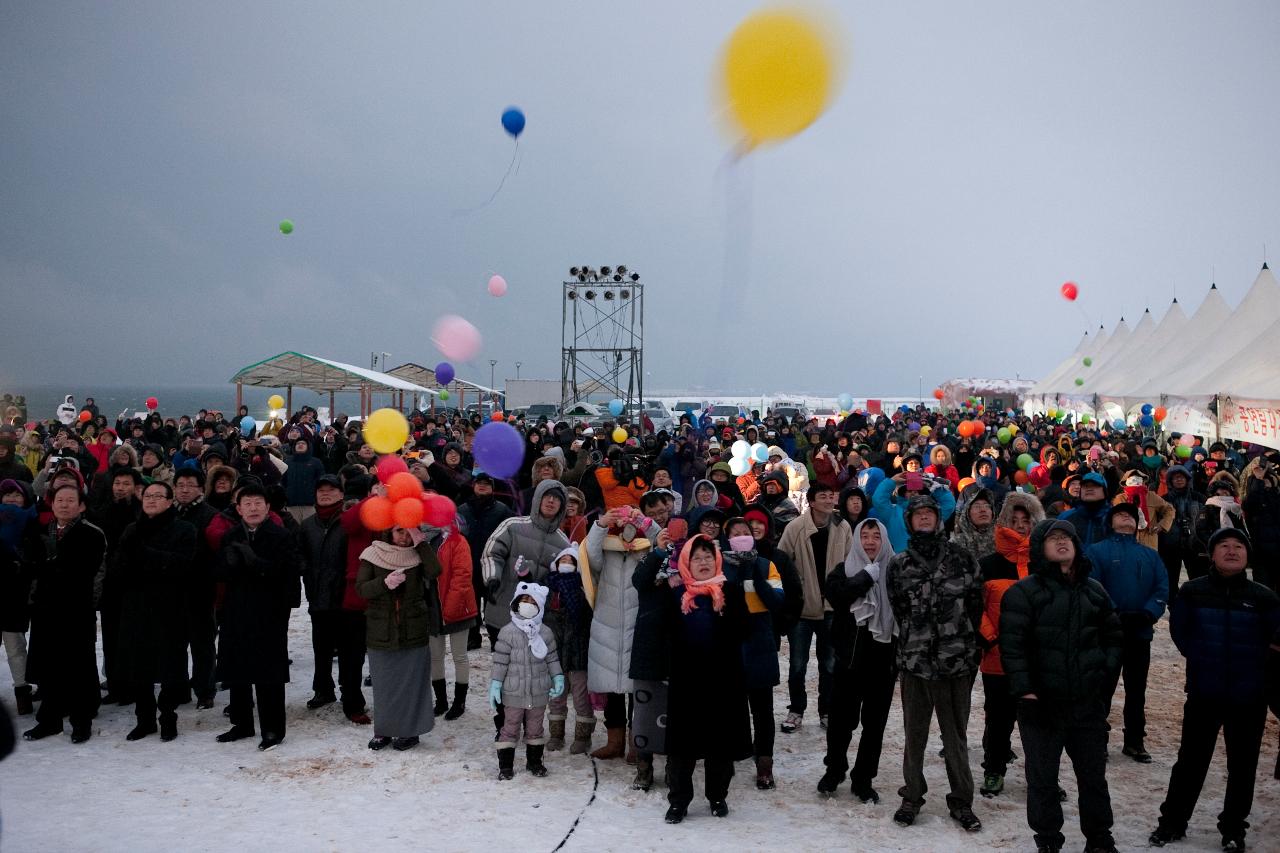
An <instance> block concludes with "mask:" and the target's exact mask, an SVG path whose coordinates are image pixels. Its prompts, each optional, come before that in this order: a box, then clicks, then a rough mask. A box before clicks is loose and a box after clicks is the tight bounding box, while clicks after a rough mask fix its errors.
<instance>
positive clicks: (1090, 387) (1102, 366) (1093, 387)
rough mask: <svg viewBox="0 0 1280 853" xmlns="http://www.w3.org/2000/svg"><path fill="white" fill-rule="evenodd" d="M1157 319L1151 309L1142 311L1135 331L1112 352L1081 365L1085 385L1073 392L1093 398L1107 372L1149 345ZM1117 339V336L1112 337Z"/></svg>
mask: <svg viewBox="0 0 1280 853" xmlns="http://www.w3.org/2000/svg"><path fill="white" fill-rule="evenodd" d="M1120 322H1121V323H1122V324H1123V323H1124V318H1123V317H1121V318H1120ZM1155 330H1156V321H1155V319H1154V318H1153V317H1152V316H1151V309H1150V308H1148V309H1147V310H1145V311H1143V312H1142V319H1141V320H1139V321H1138V325H1136V326H1134V327H1133V331H1132V332H1130V333H1129V336H1128V338H1126V339H1125V340H1124V341H1123V342H1122V343H1121V345H1120V346H1119V347H1118V348H1116V349H1112V350H1111V351H1110V352H1107V353H1103V354H1102V355H1101V356H1099V357H1098V358H1095V359H1094V360H1093V364H1092V365H1090V366H1089V367H1081V368H1080V371H1079V376H1080V378H1081V379H1083V380H1084V385H1082V386H1079V387H1077V388H1076V390H1075V391H1074V392H1072V393H1073V395H1074V396H1087V397H1088V398H1090V399H1092V398H1093V396H1094V395H1095V394H1097V392H1098V383H1099V381H1100V380H1102V379H1105V378H1106V375H1107V372H1108V371H1111V370H1114V369H1115V368H1116V367H1117V366H1118V365H1121V364H1126V363H1127V362H1128V361H1129V359H1130V358H1133V357H1134V356H1135V354H1139V355H1140V354H1141V353H1142V352H1143V350H1144V348H1145V347H1146V346H1147V342H1148V341H1149V340H1150V339H1151V335H1152V334H1154V333H1155ZM1112 341H1113V342H1114V341H1115V338H1114V337H1113V338H1112Z"/></svg>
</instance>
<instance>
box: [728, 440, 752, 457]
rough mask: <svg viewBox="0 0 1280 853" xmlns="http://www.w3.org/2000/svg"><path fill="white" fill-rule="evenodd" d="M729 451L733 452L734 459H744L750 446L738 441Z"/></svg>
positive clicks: (749, 450)
mask: <svg viewBox="0 0 1280 853" xmlns="http://www.w3.org/2000/svg"><path fill="white" fill-rule="evenodd" d="M730 449H731V450H732V451H733V458H734V459H745V458H746V456H747V454H748V453H750V452H751V445H750V444H748V443H747V442H745V441H743V440H742V439H738V440H737V441H735V442H734V443H733V447H732V448H730Z"/></svg>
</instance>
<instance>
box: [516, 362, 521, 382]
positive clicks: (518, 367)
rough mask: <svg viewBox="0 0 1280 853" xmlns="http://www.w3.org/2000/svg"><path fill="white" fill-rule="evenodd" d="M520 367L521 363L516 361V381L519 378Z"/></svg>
mask: <svg viewBox="0 0 1280 853" xmlns="http://www.w3.org/2000/svg"><path fill="white" fill-rule="evenodd" d="M520 365H521V362H519V361H517V362H516V379H519V378H520Z"/></svg>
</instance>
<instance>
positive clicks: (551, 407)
mask: <svg viewBox="0 0 1280 853" xmlns="http://www.w3.org/2000/svg"><path fill="white" fill-rule="evenodd" d="M524 417H525V420H527V421H534V422H535V423H536V422H537V421H538V420H540V419H542V418H546V419H547V420H549V421H555V420H557V419H558V418H559V417H560V407H559V406H557V405H556V404H554V403H534V404H533V405H532V406H529V407H528V408H526V409H525V410H524Z"/></svg>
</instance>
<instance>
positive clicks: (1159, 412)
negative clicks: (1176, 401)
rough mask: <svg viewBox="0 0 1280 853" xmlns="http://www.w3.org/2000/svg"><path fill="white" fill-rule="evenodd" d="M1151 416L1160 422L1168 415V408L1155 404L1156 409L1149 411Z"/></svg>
mask: <svg viewBox="0 0 1280 853" xmlns="http://www.w3.org/2000/svg"><path fill="white" fill-rule="evenodd" d="M1151 416H1152V417H1154V418H1155V419H1156V423H1160V422H1161V421H1162V420H1164V419H1165V418H1167V417H1168V416H1169V410H1168V409H1166V408H1165V407H1164V406H1156V410H1155V411H1154V412H1152V413H1151Z"/></svg>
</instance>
